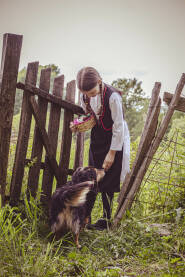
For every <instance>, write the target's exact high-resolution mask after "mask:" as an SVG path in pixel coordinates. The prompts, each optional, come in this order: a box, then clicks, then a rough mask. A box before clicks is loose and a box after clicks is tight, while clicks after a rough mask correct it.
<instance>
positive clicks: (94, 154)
mask: <svg viewBox="0 0 185 277" xmlns="http://www.w3.org/2000/svg"><path fill="white" fill-rule="evenodd" d="M111 141H112V131H105V130H104V129H103V128H102V126H97V125H95V127H94V128H93V129H92V131H91V144H90V150H89V165H90V166H94V167H95V168H98V169H101V168H102V166H103V162H104V160H105V157H106V155H107V153H108V152H109V150H110V145H111ZM122 157H123V148H122V150H121V151H116V155H115V159H114V163H113V164H112V166H111V168H110V169H109V170H108V171H107V172H106V174H105V176H104V178H103V180H102V181H100V182H99V183H98V185H99V191H100V192H119V191H120V175H121V169H122Z"/></svg>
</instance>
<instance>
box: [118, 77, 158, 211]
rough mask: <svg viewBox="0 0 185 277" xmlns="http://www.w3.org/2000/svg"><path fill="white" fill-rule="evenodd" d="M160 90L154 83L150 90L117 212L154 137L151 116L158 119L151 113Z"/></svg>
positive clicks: (154, 126)
mask: <svg viewBox="0 0 185 277" xmlns="http://www.w3.org/2000/svg"><path fill="white" fill-rule="evenodd" d="M160 88H161V84H160V83H158V82H156V83H155V85H154V88H153V90H152V97H151V100H150V104H149V107H148V112H147V117H146V120H145V124H144V128H143V131H142V135H141V139H140V143H139V146H138V150H137V154H136V158H135V161H134V164H133V166H132V170H131V172H130V174H129V175H128V176H127V179H126V180H125V182H124V183H123V186H122V188H121V191H120V194H119V199H118V202H119V205H118V207H117V210H119V208H120V206H121V205H122V202H123V201H124V199H125V198H126V196H127V194H128V192H129V190H130V188H131V186H132V184H133V182H134V179H135V176H136V175H137V172H138V170H139V168H140V166H141V164H142V162H143V159H144V157H145V156H146V153H147V152H148V149H149V147H150V144H151V142H152V140H153V137H154V134H155V131H156V128H157V120H156V122H155V125H154V120H155V118H153V116H154V117H156V118H157V119H158V115H157V114H156V113H153V115H152V111H154V110H155V108H156V105H157V102H158V99H159V93H160ZM151 117H152V119H151ZM149 123H150V124H149Z"/></svg>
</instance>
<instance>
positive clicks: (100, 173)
mask: <svg viewBox="0 0 185 277" xmlns="http://www.w3.org/2000/svg"><path fill="white" fill-rule="evenodd" d="M104 175H105V171H104V169H96V168H93V167H84V168H83V167H79V168H77V169H76V171H75V172H74V173H73V175H72V180H71V181H70V182H67V184H66V185H65V186H63V187H61V188H58V189H57V190H56V191H55V192H54V194H53V195H52V197H51V202H50V208H49V223H50V227H51V231H52V233H54V234H55V235H56V237H60V236H61V235H62V234H64V233H66V232H68V231H71V232H72V233H73V234H74V236H75V244H76V246H77V248H80V247H81V246H80V245H79V234H80V231H81V229H83V228H84V227H85V225H86V224H87V223H88V220H89V214H90V212H91V210H92V208H93V207H92V206H91V204H90V203H88V197H92V195H93V194H94V195H95V192H97V191H98V182H99V181H100V180H101V179H102V178H103V177H104Z"/></svg>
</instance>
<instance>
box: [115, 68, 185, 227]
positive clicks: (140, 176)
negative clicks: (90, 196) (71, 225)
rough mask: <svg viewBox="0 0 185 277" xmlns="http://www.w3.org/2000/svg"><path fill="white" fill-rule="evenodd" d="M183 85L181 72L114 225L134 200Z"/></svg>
mask: <svg viewBox="0 0 185 277" xmlns="http://www.w3.org/2000/svg"><path fill="white" fill-rule="evenodd" d="M184 85H185V73H183V74H182V76H181V79H180V81H179V82H178V84H177V87H176V90H175V94H174V95H173V98H172V100H171V103H170V105H169V108H168V110H167V113H166V115H165V117H164V118H163V121H162V122H161V125H160V128H159V129H158V131H157V133H156V135H155V138H154V140H153V143H152V145H151V147H150V149H149V151H148V153H147V155H146V157H145V159H144V161H143V163H142V166H141V167H140V169H139V171H138V173H137V176H136V178H135V180H134V183H133V185H132V188H131V189H130V191H129V193H128V195H127V198H126V199H125V201H124V203H123V205H122V206H121V208H120V210H119V212H118V213H117V214H116V216H115V219H114V227H115V226H116V225H117V224H118V222H119V221H120V220H121V218H122V216H123V214H124V213H125V211H126V209H127V208H129V207H130V206H131V204H132V202H133V200H134V197H135V195H136V193H137V191H138V190H139V187H140V185H141V183H142V180H143V178H144V176H145V173H146V171H147V169H148V167H149V165H150V163H151V161H152V158H153V156H154V154H155V153H156V151H157V149H158V147H159V145H160V142H161V140H162V138H163V137H164V135H165V133H166V130H167V128H168V125H169V122H170V119H171V117H172V115H173V113H174V110H175V108H176V106H177V104H178V102H179V99H180V95H181V92H182V90H183V88H184Z"/></svg>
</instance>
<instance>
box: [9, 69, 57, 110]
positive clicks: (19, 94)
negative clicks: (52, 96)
mask: <svg viewBox="0 0 185 277" xmlns="http://www.w3.org/2000/svg"><path fill="white" fill-rule="evenodd" d="M48 67H50V68H51V83H50V90H52V88H53V82H54V78H55V77H57V76H58V75H59V74H60V69H59V67H58V66H57V65H55V64H49V65H44V66H43V65H39V69H38V77H37V85H39V81H40V74H41V70H42V69H45V68H48ZM25 78H26V67H24V68H23V69H22V70H21V71H19V74H18V82H22V83H24V82H25ZM21 103H22V90H20V89H17V90H16V97H15V105H14V115H15V114H18V113H19V112H20V109H21Z"/></svg>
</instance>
